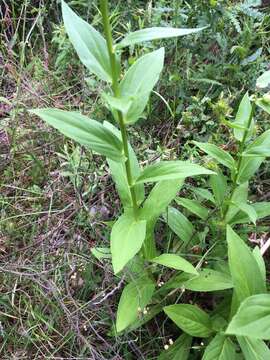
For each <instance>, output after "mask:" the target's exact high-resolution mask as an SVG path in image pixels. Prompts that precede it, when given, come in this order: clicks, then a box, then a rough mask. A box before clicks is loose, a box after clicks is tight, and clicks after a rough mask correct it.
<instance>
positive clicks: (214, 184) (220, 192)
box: [209, 171, 227, 206]
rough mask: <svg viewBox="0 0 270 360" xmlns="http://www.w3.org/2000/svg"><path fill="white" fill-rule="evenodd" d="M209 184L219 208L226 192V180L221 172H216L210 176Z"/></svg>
mask: <svg viewBox="0 0 270 360" xmlns="http://www.w3.org/2000/svg"><path fill="white" fill-rule="evenodd" d="M209 183H210V186H211V189H212V191H213V194H214V196H215V199H216V203H217V204H218V205H219V206H221V205H222V203H223V200H224V197H225V194H226V190H227V178H226V176H224V175H223V174H222V172H221V171H217V174H216V175H211V176H210V178H209Z"/></svg>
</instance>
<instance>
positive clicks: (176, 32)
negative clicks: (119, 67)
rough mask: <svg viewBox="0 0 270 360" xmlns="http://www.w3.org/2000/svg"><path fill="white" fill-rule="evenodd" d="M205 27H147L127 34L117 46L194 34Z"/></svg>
mask: <svg viewBox="0 0 270 360" xmlns="http://www.w3.org/2000/svg"><path fill="white" fill-rule="evenodd" d="M203 29H205V27H203V28H197V29H175V28H170V27H153V28H146V29H142V30H138V31H134V32H131V33H129V34H127V35H126V36H125V38H124V39H123V40H121V41H120V43H118V44H117V45H116V46H117V47H118V48H122V47H125V46H129V45H134V44H138V43H141V42H144V41H150V40H156V39H164V38H171V37H176V36H183V35H188V34H193V33H196V32H198V31H201V30H203Z"/></svg>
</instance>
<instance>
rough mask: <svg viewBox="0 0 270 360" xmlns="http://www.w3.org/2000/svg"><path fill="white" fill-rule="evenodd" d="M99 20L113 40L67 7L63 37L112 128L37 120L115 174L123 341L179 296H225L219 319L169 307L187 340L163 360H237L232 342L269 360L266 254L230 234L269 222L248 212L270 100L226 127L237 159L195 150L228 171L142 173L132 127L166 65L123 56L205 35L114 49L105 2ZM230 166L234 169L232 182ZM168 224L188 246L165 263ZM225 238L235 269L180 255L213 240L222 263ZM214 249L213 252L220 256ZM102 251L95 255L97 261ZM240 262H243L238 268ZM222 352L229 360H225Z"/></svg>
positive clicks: (168, 32)
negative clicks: (258, 114)
mask: <svg viewBox="0 0 270 360" xmlns="http://www.w3.org/2000/svg"><path fill="white" fill-rule="evenodd" d="M100 12H101V16H102V23H103V27H104V34H105V38H104V37H103V36H102V35H101V34H100V33H99V32H98V31H96V30H95V29H94V28H93V27H92V26H91V25H89V24H87V23H86V22H85V21H83V20H82V19H81V18H79V17H78V16H77V15H76V14H75V13H74V12H73V11H72V10H71V9H70V8H69V7H68V5H67V4H66V3H65V2H64V1H62V13H63V18H64V24H65V28H66V31H67V33H68V35H69V38H70V41H71V42H72V44H73V46H74V48H75V49H76V51H77V53H78V56H79V58H80V60H81V61H82V63H83V64H84V65H85V66H86V67H87V68H88V70H89V71H91V72H92V73H93V74H95V75H96V76H97V77H98V78H99V79H100V80H101V81H104V82H106V83H107V85H108V86H107V88H108V89H109V90H108V91H106V92H104V93H102V94H101V96H102V97H103V99H104V101H105V102H106V103H107V105H108V107H109V108H110V110H111V114H112V119H113V120H114V124H112V122H109V121H104V122H103V123H100V122H98V121H96V120H93V119H89V118H88V117H87V116H84V115H81V114H79V113H77V112H67V111H63V110H58V109H48V108H47V109H38V110H31V111H32V113H33V114H36V115H38V116H40V117H41V118H42V119H43V120H44V121H46V122H47V123H48V124H50V125H51V126H53V127H54V128H56V129H58V130H59V131H61V132H62V133H63V134H64V135H66V136H68V137H70V138H71V139H73V140H75V141H77V142H79V143H80V144H82V145H85V146H87V147H89V148H90V149H92V150H93V152H95V153H97V154H99V155H102V156H105V157H106V160H107V162H108V165H109V167H110V172H111V175H112V178H113V180H114V182H115V185H116V188H117V191H118V194H119V197H120V199H121V202H122V208H123V213H122V215H121V216H120V217H119V218H118V219H117V220H116V221H115V223H114V225H113V227H112V231H111V236H110V252H111V256H112V266H113V270H114V273H115V274H118V273H120V272H121V271H124V270H125V268H127V269H128V272H129V273H131V274H132V280H131V281H130V282H129V283H128V284H127V285H126V286H125V288H124V290H123V292H122V295H121V298H120V301H119V305H118V311H117V317H116V331H117V332H121V331H124V330H125V331H128V330H131V329H135V328H137V327H139V326H141V325H142V324H144V323H145V322H147V321H148V320H150V319H151V318H152V317H153V316H155V315H156V314H157V313H159V312H161V311H162V309H163V307H164V305H166V303H167V301H168V300H167V299H168V298H169V299H171V298H172V299H173V294H174V293H175V291H177V290H178V289H181V291H182V294H183V291H184V290H188V291H194V292H216V291H217V292H218V294H220V297H219V299H220V298H223V301H222V302H221V306H220V307H219V309H218V310H217V311H213V312H212V313H209V312H207V311H204V310H202V309H200V308H199V307H197V306H195V305H192V304H174V305H169V306H165V307H164V311H165V313H166V314H167V315H168V317H169V318H171V319H172V321H174V322H175V323H176V325H177V326H179V328H180V329H181V330H182V331H183V332H184V333H185V334H183V335H181V336H180V337H179V339H178V340H177V341H176V342H175V344H174V346H172V347H171V348H170V350H169V352H168V353H166V354H165V355H164V354H161V355H160V358H161V359H165V358H167V357H166V356H168V354H170V358H175V359H176V358H180V356H181V358H183V359H187V358H188V356H189V350H188V349H189V347H190V344H191V342H192V337H199V338H206V339H209V345H208V346H207V348H206V350H205V353H204V355H203V359H206V360H210V359H213V360H214V359H217V358H220V359H233V358H235V356H236V344H235V338H234V337H233V336H236V339H237V341H238V343H239V346H240V347H241V349H242V352H243V354H244V356H245V358H246V359H251V357H250V354H252V353H254V352H255V353H256V352H257V353H258V354H264V355H263V356H266V357H265V358H268V357H269V350H268V348H267V347H266V345H265V343H264V342H263V340H267V339H269V334H268V332H265V333H264V329H265V326H266V325H269V322H268V317H267V316H265V314H266V313H267V311H268V310H269V295H268V294H267V291H266V285H265V268H264V262H263V259H262V257H261V255H260V252H259V251H258V249H255V251H254V252H251V251H250V249H249V248H248V247H247V246H246V245H245V243H244V242H243V240H242V239H241V238H240V237H239V236H238V235H237V234H236V233H235V232H234V231H233V230H232V228H231V226H233V225H234V224H238V223H244V222H246V221H252V222H254V223H256V220H257V219H258V218H262V217H264V216H267V215H269V214H270V210H269V208H270V207H269V204H268V203H258V204H254V205H250V204H249V203H248V202H247V192H248V180H249V179H250V178H251V176H252V175H254V173H255V172H256V170H257V169H258V168H259V166H260V165H261V163H262V161H263V160H264V158H265V157H267V156H269V155H270V152H269V144H270V142H269V139H270V137H269V131H267V132H265V133H264V134H262V135H260V136H259V137H258V138H257V139H255V140H252V139H253V137H254V121H253V112H254V108H255V106H256V104H257V105H258V106H260V107H261V108H262V109H264V110H266V111H268V112H269V113H270V107H269V102H268V100H267V97H262V98H258V99H255V98H252V99H250V98H249V96H248V94H246V95H245V96H244V98H243V100H242V101H241V104H240V106H239V110H238V112H237V116H236V120H235V122H227V125H228V126H229V127H230V128H232V129H233V134H234V137H235V139H236V141H237V142H238V144H239V151H238V154H237V155H236V157H234V156H232V155H231V154H229V153H228V152H226V151H224V150H223V149H221V148H219V147H217V146H215V145H214V144H209V143H207V144H205V143H199V142H195V145H196V146H197V147H199V148H200V149H201V150H202V151H204V152H206V153H207V154H208V155H209V156H211V157H212V158H213V159H214V160H215V161H216V162H217V163H218V164H220V165H221V168H219V167H218V165H217V166H216V168H215V173H214V172H213V171H210V170H208V169H205V168H204V167H201V166H199V165H197V164H194V163H192V162H189V161H181V160H176V161H160V162H157V163H154V164H150V165H148V166H145V167H144V168H143V169H141V167H140V165H139V163H138V160H137V157H136V155H135V152H134V150H133V149H132V147H131V145H130V144H129V141H128V127H129V126H131V125H132V124H134V123H135V122H136V121H137V120H138V119H139V118H140V117H141V115H142V113H143V111H144V109H145V106H146V104H147V102H148V99H149V96H150V94H151V91H152V89H153V88H154V86H155V84H156V83H157V81H158V79H159V76H160V73H161V71H162V68H163V64H164V48H161V49H158V50H156V51H153V52H150V53H147V54H145V55H143V56H142V57H141V58H139V59H137V61H136V62H135V63H134V64H133V65H132V66H130V68H129V69H128V70H127V71H126V72H125V71H124V69H123V68H122V67H121V51H122V49H123V48H124V47H126V46H129V45H132V46H134V45H136V44H137V43H141V42H143V41H151V40H155V39H161V38H168V37H175V36H182V35H186V34H191V33H194V32H197V31H200V30H202V29H174V28H149V29H143V30H139V31H135V32H133V33H129V34H127V35H126V36H125V37H124V38H123V39H122V40H120V41H119V42H116V43H115V42H114V40H113V38H112V33H111V26H110V22H109V13H108V2H107V0H100ZM268 80H269V79H268V75H267V74H266V75H264V76H263V77H261V78H260V79H259V82H258V85H260V86H261V87H264V86H265V84H266V83H267V84H268V82H269V81H268ZM222 166H224V167H225V169H226V170H225V171H224V172H223V171H222ZM228 174H230V176H229V177H228ZM197 175H210V180H209V184H210V190H209V189H205V188H192V190H193V193H194V194H196V196H197V197H198V199H200V200H194V199H187V198H179V197H176V195H177V193H178V191H179V190H180V188H181V186H182V185H183V182H184V179H185V178H186V177H189V176H197ZM145 183H155V185H154V187H153V188H152V189H151V191H150V193H149V194H148V196H146V195H145V189H144V184H145ZM173 199H175V200H176V202H177V204H178V205H179V206H180V207H183V208H185V209H186V210H187V212H188V213H191V214H192V215H193V216H197V217H198V218H199V219H200V221H202V222H203V223H204V224H207V227H206V228H205V229H204V231H203V232H197V231H196V226H195V224H193V223H192V222H191V221H190V220H189V219H188V218H187V216H186V214H182V213H181V212H180V211H179V210H178V209H176V208H173V207H169V208H168V205H169V204H170V202H171V201H172V200H173ZM166 209H167V211H165V210H166ZM160 215H163V217H164V220H165V221H167V223H168V225H169V226H170V227H171V229H172V230H173V231H174V232H175V233H176V234H177V235H178V236H179V238H180V241H179V242H178V244H176V246H175V244H173V245H174V247H173V250H174V251H173V252H169V250H170V249H171V247H170V246H169V247H168V250H167V252H165V253H163V254H159V253H158V250H157V248H156V243H155V239H154V228H155V225H156V222H157V220H158V219H159V217H160ZM209 228H210V230H209ZM225 229H227V236H226V238H227V244H228V259H229V261H228V262H227V261H226V259H225V258H224V261H222V262H221V263H220V264H219V266H218V265H217V264H216V263H215V262H212V263H211V264H210V265H209V266H208V267H207V268H204V269H202V268H201V267H202V263H203V259H202V260H201V261H199V263H198V264H197V265H196V267H194V262H192V263H191V262H190V261H187V260H186V259H185V258H183V257H182V256H180V255H179V253H180V251H181V253H182V252H184V251H185V248H186V247H187V246H188V245H189V244H198V243H202V242H203V241H204V239H205V238H206V235H207V234H208V233H210V234H211V237H210V239H211V240H213V239H214V241H215V242H216V239H217V238H219V240H220V242H221V243H222V247H221V252H222V255H223V256H224V254H225V253H226V250H225V251H224V249H225V248H224V245H225V244H224V242H223V241H222V240H223V234H224V230H225ZM224 240H225V239H224ZM215 242H214V243H213V244H211V248H210V249H209V251H210V250H211V249H212V248H214V247H215V246H216V243H215ZM179 244H180V246H179ZM97 251H98V250H95V251H93V253H94V254H96V255H97ZM239 254H241V257H242V259H243V261H239ZM107 255H108V254H107ZM204 256H206V255H204ZM161 266H162V267H164V268H165V269H166V268H169V269H173V270H174V272H173V276H172V277H171V278H170V279H169V281H167V282H166V283H165V284H163V283H162V282H160V283H159V284H158V285H159V286H158V288H156V285H157V284H156V283H157V279H158V278H159V276H160V267H161ZM175 271H176V272H175ZM170 273H171V272H170ZM180 298H181V296H180ZM178 299H179V298H177V300H178ZM262 306H263V307H264V308H265V309H266V310H265V311H264V310H262ZM254 307H255V308H256V311H255V313H256V315H255V317H254V318H253V317H250V318H247V317H246V313H247V312H248V311H249V309H251V308H254ZM264 308H263V309H264ZM257 317H258V318H263V326H259V325H258V324H256V333H255V332H254V334H251V335H250V334H249V330H250V328H251V326H253V323H254V322H256V319H257ZM265 324H266V325H265ZM221 351H222V357H220V355H219V354H220V353H221ZM258 358H260V357H258ZM261 358H263V357H261Z"/></svg>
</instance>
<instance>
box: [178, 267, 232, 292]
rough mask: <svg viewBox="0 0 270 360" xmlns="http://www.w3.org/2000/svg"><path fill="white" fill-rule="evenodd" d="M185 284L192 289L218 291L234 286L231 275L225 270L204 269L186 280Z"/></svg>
mask: <svg viewBox="0 0 270 360" xmlns="http://www.w3.org/2000/svg"><path fill="white" fill-rule="evenodd" d="M183 286H184V287H185V288H186V289H188V290H192V291H202V292H207V291H218V290H225V289H231V288H232V287H233V283H232V279H231V277H230V276H229V275H228V274H226V273H223V272H220V271H216V270H212V269H203V270H201V271H199V275H198V276H195V277H193V278H191V279H190V280H188V281H186V282H185V283H184V284H183Z"/></svg>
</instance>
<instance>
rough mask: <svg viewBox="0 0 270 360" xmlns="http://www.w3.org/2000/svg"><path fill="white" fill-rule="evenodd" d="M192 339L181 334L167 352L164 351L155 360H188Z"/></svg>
mask: <svg viewBox="0 0 270 360" xmlns="http://www.w3.org/2000/svg"><path fill="white" fill-rule="evenodd" d="M191 342H192V337H191V336H189V335H187V334H182V335H181V336H179V338H178V339H177V340H176V341H175V342H174V344H173V345H172V346H170V347H169V349H168V350H164V351H163V352H162V353H161V354H160V355H159V357H158V359H157V360H168V359H169V360H180V359H181V360H188V357H189V353H190V348H191Z"/></svg>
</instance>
